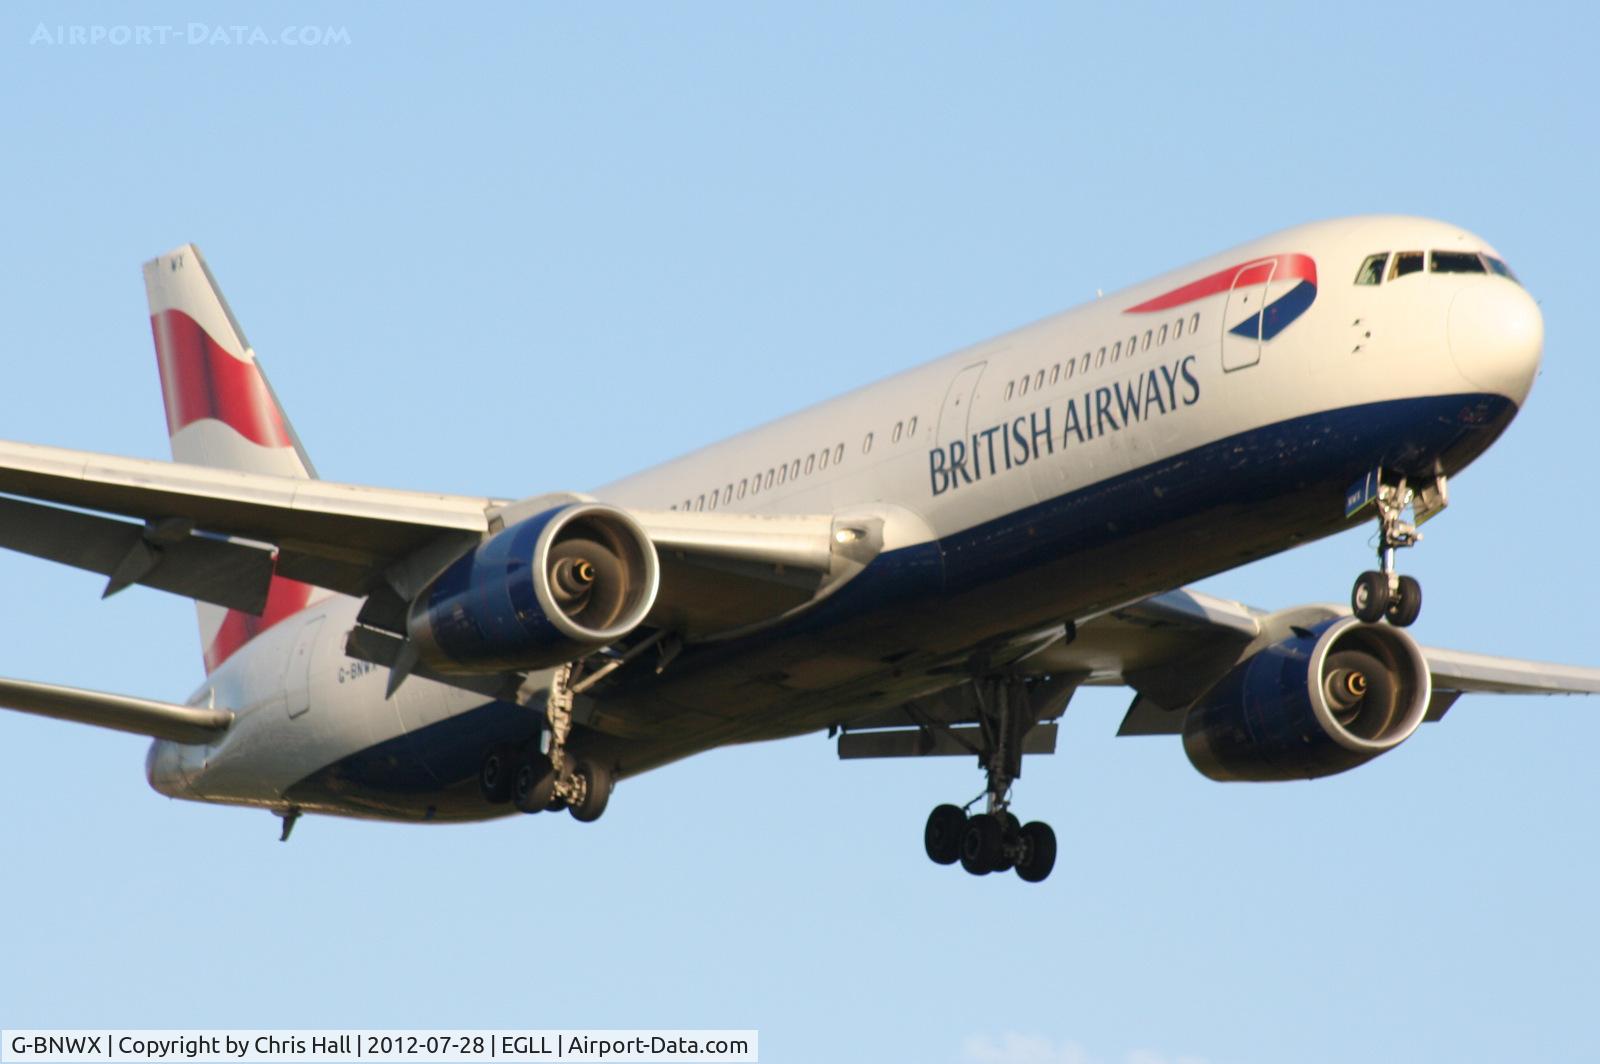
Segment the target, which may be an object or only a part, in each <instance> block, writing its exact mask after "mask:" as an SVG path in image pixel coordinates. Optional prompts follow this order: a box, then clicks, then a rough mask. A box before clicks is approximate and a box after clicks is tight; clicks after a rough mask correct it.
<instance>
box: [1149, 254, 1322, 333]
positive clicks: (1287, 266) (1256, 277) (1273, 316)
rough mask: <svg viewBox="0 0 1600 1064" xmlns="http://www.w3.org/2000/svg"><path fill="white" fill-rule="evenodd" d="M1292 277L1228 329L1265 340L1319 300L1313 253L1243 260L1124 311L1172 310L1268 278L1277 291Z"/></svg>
mask: <svg viewBox="0 0 1600 1064" xmlns="http://www.w3.org/2000/svg"><path fill="white" fill-rule="evenodd" d="M1293 281H1298V282H1299V283H1298V284H1295V285H1294V287H1292V288H1290V289H1289V290H1288V291H1287V292H1284V293H1283V295H1281V296H1279V297H1278V298H1277V299H1274V300H1273V301H1272V302H1271V303H1268V304H1267V305H1266V306H1265V307H1263V308H1261V309H1260V310H1258V311H1256V312H1255V313H1254V314H1251V315H1250V316H1249V317H1247V318H1245V319H1244V320H1243V321H1241V322H1238V323H1237V324H1235V325H1233V326H1231V327H1229V329H1228V331H1229V332H1231V333H1234V334H1235V335H1238V336H1243V337H1245V338H1246V339H1250V340H1254V339H1256V338H1257V337H1260V338H1261V339H1262V340H1270V339H1272V338H1273V337H1274V336H1277V335H1278V334H1279V333H1281V332H1282V331H1283V330H1285V329H1287V328H1288V327H1289V326H1290V324H1291V323H1293V321H1294V320H1295V319H1296V318H1298V317H1299V316H1300V315H1302V314H1304V313H1305V312H1306V311H1307V310H1309V309H1311V304H1312V303H1313V302H1315V301H1316V298H1317V264H1316V261H1315V260H1313V259H1312V258H1311V256H1310V255H1301V254H1299V253H1293V254H1288V255H1273V256H1270V257H1268V258H1264V259H1252V260H1251V261H1249V262H1241V263H1240V264H1239V265H1237V266H1229V267H1228V268H1227V269H1225V270H1218V271H1217V272H1216V273H1213V274H1211V275H1209V276H1206V277H1202V278H1200V280H1198V281H1191V282H1189V283H1188V284H1186V285H1184V286H1183V287H1181V288H1174V289H1173V290H1172V291H1170V292H1167V293H1166V294H1164V295H1159V296H1156V297H1155V298H1154V299H1149V300H1146V301H1145V302H1143V303H1140V304H1139V305H1138V306H1136V307H1129V308H1128V309H1127V310H1125V311H1123V313H1124V314H1150V313H1153V312H1155V311H1158V310H1171V309H1172V308H1173V307H1181V306H1183V305H1184V304H1185V303H1193V302H1194V301H1195V300H1197V299H1204V298H1205V297H1206V296H1214V295H1216V294H1217V293H1218V292H1229V291H1232V290H1234V289H1236V288H1249V287H1250V286H1252V285H1259V284H1267V283H1268V282H1271V286H1270V288H1269V289H1268V291H1269V292H1273V293H1276V292H1277V291H1279V290H1280V289H1281V288H1283V287H1284V286H1287V285H1288V284H1289V283H1290V282H1293Z"/></svg>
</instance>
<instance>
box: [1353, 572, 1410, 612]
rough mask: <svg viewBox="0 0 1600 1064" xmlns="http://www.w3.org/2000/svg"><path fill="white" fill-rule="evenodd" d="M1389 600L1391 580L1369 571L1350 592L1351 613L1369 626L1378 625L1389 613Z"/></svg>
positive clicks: (1360, 577)
mask: <svg viewBox="0 0 1600 1064" xmlns="http://www.w3.org/2000/svg"><path fill="white" fill-rule="evenodd" d="M1389 599H1390V595H1389V578H1388V577H1387V576H1385V575H1384V574H1383V573H1379V572H1375V571H1373V570H1371V569H1368V570H1367V571H1366V572H1364V573H1362V574H1361V575H1360V576H1358V577H1356V585H1355V587H1354V588H1352V589H1351V591H1350V612H1352V613H1354V614H1355V615H1356V617H1357V618H1358V619H1359V620H1361V621H1364V622H1366V623H1367V624H1377V623H1378V622H1379V621H1381V620H1383V618H1384V616H1385V615H1386V614H1387V613H1388V612H1389ZM1419 605H1420V603H1419Z"/></svg>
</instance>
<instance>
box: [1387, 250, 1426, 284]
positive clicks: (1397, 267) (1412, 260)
mask: <svg viewBox="0 0 1600 1064" xmlns="http://www.w3.org/2000/svg"><path fill="white" fill-rule="evenodd" d="M1421 272H1422V252H1420V251H1397V252H1395V256H1394V262H1393V263H1392V264H1391V265H1390V266H1389V280H1391V281H1392V280H1394V279H1395V278H1396V277H1404V276H1405V275H1406V274H1408V273H1421Z"/></svg>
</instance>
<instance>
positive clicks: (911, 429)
mask: <svg viewBox="0 0 1600 1064" xmlns="http://www.w3.org/2000/svg"><path fill="white" fill-rule="evenodd" d="M906 433H907V434H908V435H911V436H915V435H916V434H917V419H916V417H915V416H913V417H912V418H911V420H910V421H909V422H908V423H907V424H906Z"/></svg>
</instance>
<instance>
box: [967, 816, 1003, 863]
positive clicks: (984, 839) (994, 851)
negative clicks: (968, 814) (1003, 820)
mask: <svg viewBox="0 0 1600 1064" xmlns="http://www.w3.org/2000/svg"><path fill="white" fill-rule="evenodd" d="M1004 852H1005V838H1004V834H1003V831H1002V829H1001V827H1000V821H999V819H998V818H996V817H994V816H991V815H990V814H988V813H979V814H978V815H977V816H975V817H972V818H970V819H968V821H967V830H965V831H963V832H962V833H961V867H962V868H965V869H966V870H967V871H968V872H971V873H972V874H973V875H975V876H986V875H988V874H989V873H990V872H993V871H994V869H995V865H996V864H998V863H999V861H1000V859H1001V856H1002V855H1003V854H1004Z"/></svg>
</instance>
